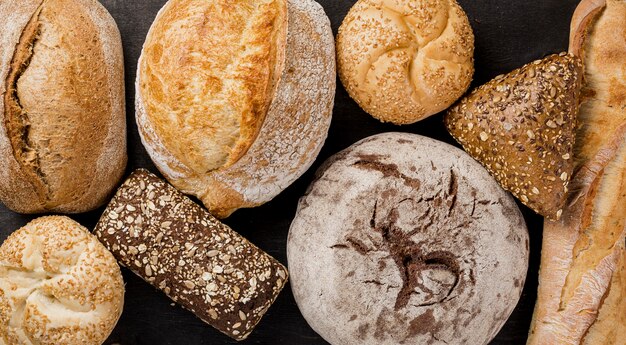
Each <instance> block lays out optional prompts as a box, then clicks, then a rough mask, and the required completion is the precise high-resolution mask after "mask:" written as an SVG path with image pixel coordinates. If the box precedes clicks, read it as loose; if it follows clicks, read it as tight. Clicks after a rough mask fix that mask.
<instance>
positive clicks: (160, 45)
mask: <svg viewBox="0 0 626 345" xmlns="http://www.w3.org/2000/svg"><path fill="white" fill-rule="evenodd" d="M136 88H137V98H136V110H137V112H136V116H137V123H138V126H139V132H140V134H141V137H142V141H143V143H144V146H145V147H146V149H147V151H148V153H149V154H150V157H151V158H152V160H153V161H154V162H155V164H156V166H157V167H158V168H159V170H160V171H161V172H162V173H163V174H164V175H165V177H166V178H167V179H168V180H169V181H170V182H171V183H172V184H173V185H174V186H176V187H177V188H178V189H180V190H182V191H184V192H185V193H188V194H192V195H194V196H196V197H198V198H199V199H201V200H202V201H203V203H204V204H205V206H206V207H207V208H208V209H209V210H210V211H211V212H212V213H213V214H214V215H216V216H218V217H222V218H223V217H227V216H228V215H230V214H231V213H232V212H234V211H235V210H237V209H239V208H242V207H254V206H258V205H261V204H263V203H265V202H267V201H269V200H271V199H272V198H274V197H275V196H276V195H278V194H279V193H280V192H281V191H282V190H283V189H285V188H286V187H287V186H289V185H290V184H291V183H292V182H293V181H294V180H295V179H297V178H298V177H299V176H300V175H301V174H302V173H304V171H306V170H307V169H308V167H309V166H310V165H311V164H312V163H313V161H314V160H315V158H316V156H317V154H318V153H319V151H320V149H321V146H322V144H323V143H324V140H325V139H326V136H327V133H328V128H329V126H330V120H331V111H332V106H333V100H334V94H335V57H334V43H333V36H332V31H331V29H330V22H329V20H328V18H327V17H326V15H325V14H324V11H323V9H322V7H321V6H320V5H318V4H317V3H315V2H314V1H312V0H290V1H286V0H263V1H249V2H244V1H240V2H227V3H226V2H223V1H216V0H210V1H199V0H170V1H169V2H168V3H167V4H166V5H165V6H164V7H163V9H161V11H160V12H159V14H158V15H157V18H156V19H155V21H154V23H153V25H152V27H151V29H150V32H149V33H148V37H147V38H146V42H145V44H144V47H143V51H142V55H141V57H140V59H139V72H138V73H137V83H136Z"/></svg>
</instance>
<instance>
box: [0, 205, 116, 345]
mask: <svg viewBox="0 0 626 345" xmlns="http://www.w3.org/2000/svg"><path fill="white" fill-rule="evenodd" d="M123 305H124V281H123V280H122V272H120V268H119V266H118V265H117V262H116V261H115V258H114V257H113V255H111V253H109V252H108V251H107V250H106V249H105V248H104V246H103V245H102V244H101V243H100V242H98V240H97V239H96V238H95V237H94V236H93V235H92V234H91V233H89V231H88V230H87V229H85V228H84V227H82V226H80V224H78V223H76V222H75V221H73V220H71V219H69V218H66V217H43V218H39V219H36V220H34V221H32V222H30V223H28V224H27V225H26V226H24V227H23V228H21V229H19V230H18V231H16V232H15V233H13V234H12V235H11V236H9V238H8V239H7V240H6V241H5V242H4V243H3V244H2V246H0V344H2V345H24V344H26V345H34V344H38V345H61V344H62V345H100V344H102V343H103V342H104V341H105V340H106V339H107V337H108V336H109V334H110V333H111V331H112V330H113V328H114V327H115V324H116V323H117V320H118V319H119V317H120V315H121V314H122V307H123Z"/></svg>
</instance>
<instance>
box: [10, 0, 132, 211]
mask: <svg viewBox="0 0 626 345" xmlns="http://www.w3.org/2000/svg"><path fill="white" fill-rule="evenodd" d="M0 17H2V18H4V20H3V21H2V24H0V95H2V96H1V97H0V117H1V119H2V120H1V121H0V201H2V202H3V203H4V204H5V205H6V206H7V207H9V208H10V209H12V210H14V211H17V212H21V213H40V212H63V213H78V212H84V211H89V210H92V209H94V208H96V207H98V206H101V205H102V204H103V203H104V202H105V201H106V198H107V197H108V196H109V194H111V192H112V190H113V189H114V187H115V184H116V183H117V182H118V181H119V179H120V178H121V177H122V174H123V172H124V168H125V165H126V118H125V108H124V103H125V102H124V70H123V68H124V67H123V55H122V44H121V39H120V34H119V31H118V29H117V26H116V24H115V22H114V21H113V18H111V16H110V15H109V13H108V12H107V11H106V9H105V8H104V7H103V6H102V5H101V4H100V3H98V2H97V1H96V0H45V1H42V0H37V1H33V0H27V1H22V0H19V1H18V0H7V1H2V2H0Z"/></svg>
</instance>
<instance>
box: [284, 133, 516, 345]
mask: <svg viewBox="0 0 626 345" xmlns="http://www.w3.org/2000/svg"><path fill="white" fill-rule="evenodd" d="M287 257H288V260H289V270H290V272H291V274H292V276H291V286H292V289H293V293H294V296H295V299H296V302H297V303H298V306H299V308H300V311H301V312H302V314H303V315H304V317H305V318H306V320H307V321H308V322H309V324H310V325H311V327H313V329H314V330H315V331H317V332H318V333H319V334H320V335H321V336H322V337H323V338H324V339H326V340H327V341H328V342H330V343H331V344H333V345H352V344H355V345H356V344H358V345H370V344H371V345H382V344H406V345H409V344H416V345H417V344H449V345H451V344H487V343H488V342H489V341H490V340H491V339H493V337H494V336H495V335H496V333H497V332H498V331H499V330H500V328H501V327H502V326H503V325H504V323H505V321H506V320H507V319H508V317H509V316H510V314H511V312H512V311H513V308H514V307H515V305H516V304H517V301H518V300H519V297H520V295H521V292H522V288H523V286H524V281H525V277H526V270H527V266H528V234H527V230H526V226H525V223H524V219H523V217H522V215H521V213H520V211H519V209H518V207H517V205H516V204H515V202H514V201H513V199H512V197H511V196H510V195H509V194H507V193H506V192H505V191H504V190H502V188H500V186H499V185H498V184H497V183H496V181H495V180H494V179H493V178H492V177H490V176H489V173H488V172H487V171H486V170H485V169H484V168H482V167H481V166H480V164H478V163H477V162H476V161H474V160H473V159H471V158H470V157H469V156H468V155H467V154H466V153H464V152H463V151H461V150H459V149H457V148H454V147H452V146H450V145H448V144H445V143H442V142H438V141H435V140H433V139H429V138H426V137H421V136H418V135H413V134H401V133H387V134H381V135H377V136H373V137H370V138H367V139H365V140H362V141H360V142H359V143H357V144H355V145H354V146H352V147H350V148H348V149H347V150H345V151H343V152H342V153H340V154H338V155H336V156H334V157H333V158H331V159H330V160H329V161H328V162H327V163H326V164H325V166H324V167H322V168H321V170H320V171H319V172H318V179H317V181H316V182H315V183H313V185H312V186H311V187H310V188H309V190H308V192H307V194H306V195H305V196H304V197H303V198H302V199H301V200H300V204H299V208H298V211H297V215H296V218H295V219H294V221H293V223H292V225H291V229H290V232H289V238H288V244H287Z"/></svg>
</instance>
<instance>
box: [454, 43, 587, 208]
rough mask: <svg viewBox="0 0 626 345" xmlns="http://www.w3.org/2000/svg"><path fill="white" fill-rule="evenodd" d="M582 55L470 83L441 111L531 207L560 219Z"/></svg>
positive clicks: (571, 164)
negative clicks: (471, 88) (463, 94)
mask: <svg viewBox="0 0 626 345" xmlns="http://www.w3.org/2000/svg"><path fill="white" fill-rule="evenodd" d="M582 79H583V78H582V62H581V61H580V59H579V58H578V57H576V56H573V55H571V54H567V53H561V54H558V55H556V54H555V55H550V56H547V57H545V58H543V59H541V60H537V61H534V62H532V63H529V64H527V65H525V66H523V67H521V68H519V69H516V70H514V71H512V72H511V73H508V74H506V75H500V76H497V77H496V78H494V79H493V80H491V81H490V82H488V83H487V84H485V85H482V86H480V87H479V88H477V89H475V90H474V91H472V92H471V93H470V94H469V95H468V96H466V97H465V98H463V99H462V100H461V101H460V102H459V103H458V104H456V105H455V106H454V107H452V108H451V109H450V110H448V112H447V113H446V117H445V124H446V127H447V128H448V131H449V132H450V134H451V135H452V136H453V137H454V138H455V139H456V140H457V141H458V142H459V143H460V144H461V145H463V148H465V150H466V151H467V152H468V153H469V154H470V155H472V157H474V158H475V159H476V160H478V161H479V162H481V163H482V164H483V165H484V166H485V168H487V170H489V172H490V173H491V174H492V175H493V176H494V177H495V178H496V180H498V182H499V183H500V184H501V185H502V187H504V189H506V190H508V191H510V192H511V193H513V195H514V196H515V197H517V198H518V199H519V200H521V201H522V203H524V204H525V205H526V206H528V207H530V208H531V209H533V210H534V211H535V212H537V213H539V214H540V215H542V216H545V217H548V218H550V219H559V218H560V217H561V214H562V213H563V207H564V204H565V198H566V194H567V191H568V186H569V183H570V179H571V176H572V172H573V168H574V157H573V150H574V137H575V130H576V116H577V114H578V110H579V106H580V101H579V100H580V89H581V84H582Z"/></svg>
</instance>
